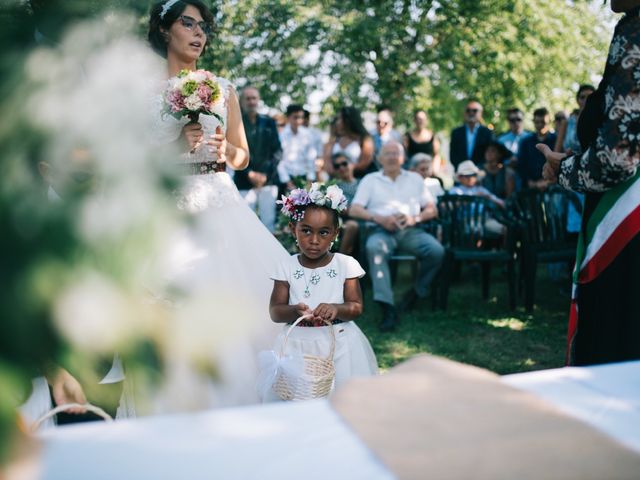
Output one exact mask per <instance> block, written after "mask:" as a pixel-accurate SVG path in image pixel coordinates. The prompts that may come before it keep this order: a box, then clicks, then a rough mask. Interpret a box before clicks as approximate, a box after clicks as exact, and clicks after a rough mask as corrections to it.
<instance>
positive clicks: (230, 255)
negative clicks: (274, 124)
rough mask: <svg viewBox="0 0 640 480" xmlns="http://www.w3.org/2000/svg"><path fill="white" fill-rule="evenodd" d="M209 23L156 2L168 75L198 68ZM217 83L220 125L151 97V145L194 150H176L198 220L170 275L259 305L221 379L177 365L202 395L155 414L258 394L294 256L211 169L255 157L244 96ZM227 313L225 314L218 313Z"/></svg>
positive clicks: (202, 15)
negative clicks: (277, 289)
mask: <svg viewBox="0 0 640 480" xmlns="http://www.w3.org/2000/svg"><path fill="white" fill-rule="evenodd" d="M212 25H213V15H212V13H211V12H210V11H209V9H208V8H207V7H206V6H205V5H204V4H203V3H202V2H201V1H199V0H166V1H163V2H159V3H157V4H156V5H155V6H154V7H153V8H152V10H151V16H150V21H149V33H148V38H149V42H150V44H151V46H152V48H153V49H154V51H155V52H156V53H158V54H159V55H161V56H162V57H164V58H165V59H166V67H167V70H166V77H165V80H166V79H168V78H170V77H173V76H175V75H177V74H178V73H179V72H180V70H182V69H188V70H195V69H196V62H197V61H198V59H199V57H200V55H201V54H202V52H203V50H204V48H205V46H206V45H207V42H208V40H209V38H210V35H211V29H212ZM218 81H219V84H220V86H221V88H222V90H223V92H224V96H225V109H224V113H223V115H222V117H223V122H222V123H220V122H219V121H218V120H217V119H216V118H215V117H214V116H212V115H201V116H200V118H199V122H198V123H188V120H187V119H186V118H184V119H181V120H177V119H175V118H173V117H171V116H169V115H163V114H162V113H161V112H162V109H163V97H162V89H158V91H157V92H154V96H153V102H152V103H153V117H154V125H153V141H154V143H156V144H158V145H169V144H172V145H174V146H175V145H178V146H179V147H180V149H181V151H183V152H188V153H184V154H182V155H181V156H180V163H181V164H180V167H181V168H183V169H184V170H185V174H186V176H185V178H184V179H183V180H184V181H183V184H182V189H181V192H180V194H179V201H178V206H179V207H180V208H181V209H183V210H185V211H186V212H187V213H188V214H189V215H190V216H191V219H192V220H193V221H192V222H191V224H190V227H189V228H188V230H185V231H184V232H183V234H182V235H181V236H180V237H179V238H177V239H175V241H174V242H173V243H172V249H171V252H170V254H169V255H168V257H170V258H169V259H168V260H167V261H168V262H169V263H170V268H169V271H170V272H171V275H170V279H169V280H170V283H171V286H172V288H178V289H182V290H183V291H187V292H190V291H194V290H196V289H202V288H219V287H222V288H227V289H230V291H234V292H236V293H238V294H239V295H240V296H241V297H242V299H244V300H246V301H247V302H254V303H255V304H256V305H257V307H258V309H259V310H258V314H257V315H256V316H255V318H252V320H251V325H250V326H249V329H250V333H249V335H248V337H246V336H245V341H244V342H232V343H229V344H225V345H223V348H221V349H219V350H220V352H217V353H216V355H217V358H216V368H217V371H218V374H219V377H218V378H219V379H220V381H219V382H218V384H213V383H212V382H210V381H207V380H204V379H203V377H198V375H197V374H195V373H194V372H193V371H190V370H189V369H188V368H184V366H182V367H179V366H175V368H174V371H173V372H169V373H168V375H170V376H171V375H173V376H174V377H175V379H176V382H178V383H181V384H182V387H181V390H182V394H183V395H184V396H185V397H189V398H191V399H196V400H194V402H195V404H194V405H186V406H185V405H181V406H176V405H175V403H174V404H172V405H170V403H171V402H166V404H162V402H159V405H156V406H155V407H156V408H155V409H154V410H155V411H156V412H158V411H160V412H162V411H168V410H179V409H183V408H203V407H210V406H215V407H218V406H231V405H238V404H247V403H253V402H258V401H259V399H258V398H257V393H256V388H255V387H256V385H255V381H256V373H257V368H256V359H257V351H258V350H259V349H264V348H270V347H271V345H272V342H273V340H274V338H275V337H276V335H277V333H278V331H279V329H278V328H277V327H276V326H275V324H272V323H271V321H270V320H269V317H268V303H269V296H270V293H271V288H272V282H271V280H270V279H269V274H270V272H272V271H273V270H274V269H275V266H276V265H277V264H278V263H279V262H280V261H281V259H283V258H286V257H288V254H287V252H286V251H285V249H284V248H283V247H282V246H281V245H280V244H279V243H278V241H277V240H276V239H275V238H274V237H273V236H272V235H271V233H270V232H269V231H268V230H267V229H266V228H265V227H264V226H263V225H262V223H260V220H259V219H258V217H257V216H256V215H255V213H254V212H252V211H251V210H250V209H249V207H248V206H247V205H246V203H245V202H244V201H243V200H242V198H241V196H240V194H239V193H238V190H237V189H236V187H235V185H234V182H233V181H232V179H231V177H230V176H229V175H228V174H227V173H225V172H218V173H216V172H215V170H216V168H215V165H216V163H225V164H226V167H230V168H231V169H234V170H239V169H244V168H245V167H246V166H247V164H248V160H249V151H248V145H247V140H246V137H245V133H244V127H243V124H242V117H241V113H240V107H239V103H238V97H237V95H236V92H235V90H234V88H233V87H232V86H231V84H230V83H229V82H228V81H227V80H225V79H223V78H218ZM164 85H166V81H164V82H163V86H164ZM165 260H166V259H165ZM221 307H222V308H221V309H220V311H218V309H216V311H211V312H210V320H208V321H210V322H215V323H218V324H219V325H221V327H220V328H219V329H218V330H217V331H221V332H224V328H227V327H226V325H231V324H232V323H233V322H234V320H235V319H234V318H228V311H229V308H224V306H221ZM223 311H226V312H227V313H222V312H223ZM223 316H227V318H220V317H223ZM169 368H172V367H169ZM160 397H161V396H160Z"/></svg>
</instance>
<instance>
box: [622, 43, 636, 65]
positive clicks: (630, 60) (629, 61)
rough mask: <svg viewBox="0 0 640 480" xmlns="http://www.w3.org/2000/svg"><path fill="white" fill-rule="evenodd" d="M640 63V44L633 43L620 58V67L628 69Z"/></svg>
mask: <svg viewBox="0 0 640 480" xmlns="http://www.w3.org/2000/svg"><path fill="white" fill-rule="evenodd" d="M637 63H640V45H633V46H632V47H631V49H630V50H629V51H628V52H627V54H626V55H625V56H624V58H623V59H622V63H621V64H620V65H622V68H624V69H628V68H631V67H633V66H634V65H636V64H637Z"/></svg>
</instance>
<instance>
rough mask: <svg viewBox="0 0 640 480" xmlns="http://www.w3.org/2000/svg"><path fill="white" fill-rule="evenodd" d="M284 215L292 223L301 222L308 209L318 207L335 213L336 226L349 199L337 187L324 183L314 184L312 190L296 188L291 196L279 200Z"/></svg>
mask: <svg viewBox="0 0 640 480" xmlns="http://www.w3.org/2000/svg"><path fill="white" fill-rule="evenodd" d="M277 203H279V204H280V205H282V209H281V210H280V211H281V212H282V214H283V215H285V216H287V217H289V218H290V219H291V221H292V222H294V223H295V222H299V221H301V220H302V219H303V218H304V212H305V210H306V209H307V207H310V206H316V207H323V208H327V209H329V210H331V211H333V212H335V213H336V214H335V218H336V224H337V223H338V219H339V217H340V215H339V214H340V213H342V212H343V211H344V210H345V209H346V208H347V198H346V197H345V196H344V193H342V189H341V188H340V187H338V186H337V185H326V184H322V183H317V182H316V183H312V184H311V188H309V190H306V189H304V188H295V189H293V190H291V192H290V193H289V195H287V196H285V195H283V196H282V199H281V200H278V202H277Z"/></svg>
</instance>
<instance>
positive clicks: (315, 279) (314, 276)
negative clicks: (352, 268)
mask: <svg viewBox="0 0 640 480" xmlns="http://www.w3.org/2000/svg"><path fill="white" fill-rule="evenodd" d="M326 267H327V266H326V265H325V266H324V267H318V268H326ZM311 272H312V273H311V278H310V280H309V281H307V274H306V272H305V269H304V268H298V269H296V271H295V272H293V277H294V278H295V279H296V280H299V279H301V278H302V281H303V282H304V291H303V292H302V295H303V296H304V297H305V298H309V297H310V296H311V289H310V288H309V284H311V285H318V284H319V283H320V274H319V273H318V272H316V269H313V270H312V271H311ZM325 273H326V274H327V277H329V278H335V277H337V276H338V273H337V272H336V271H335V269H333V268H330V269H329V270H326V272H325Z"/></svg>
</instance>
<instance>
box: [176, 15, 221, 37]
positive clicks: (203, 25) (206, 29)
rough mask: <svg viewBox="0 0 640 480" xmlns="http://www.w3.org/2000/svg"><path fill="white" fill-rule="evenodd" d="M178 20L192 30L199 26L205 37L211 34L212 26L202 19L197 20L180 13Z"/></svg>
mask: <svg viewBox="0 0 640 480" xmlns="http://www.w3.org/2000/svg"><path fill="white" fill-rule="evenodd" d="M180 22H181V23H182V26H183V27H184V28H186V29H187V30H194V29H195V28H196V25H197V26H198V27H200V30H201V31H202V33H204V34H205V35H206V36H207V37H209V36H211V34H212V33H213V28H212V27H211V25H210V24H208V23H207V22H205V21H204V20H203V21H201V22H198V21H197V20H196V19H195V18H193V17H190V16H188V15H180Z"/></svg>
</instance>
